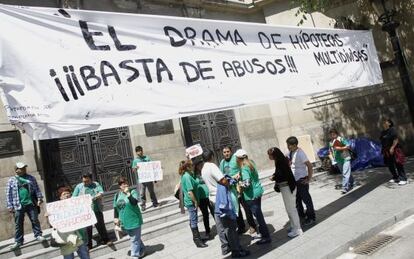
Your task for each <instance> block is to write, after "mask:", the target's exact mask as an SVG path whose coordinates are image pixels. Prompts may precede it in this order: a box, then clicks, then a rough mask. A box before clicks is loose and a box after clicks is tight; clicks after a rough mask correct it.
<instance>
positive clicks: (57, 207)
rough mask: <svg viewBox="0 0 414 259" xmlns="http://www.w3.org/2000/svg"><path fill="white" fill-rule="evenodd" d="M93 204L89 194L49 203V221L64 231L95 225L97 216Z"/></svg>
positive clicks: (47, 208)
mask: <svg viewBox="0 0 414 259" xmlns="http://www.w3.org/2000/svg"><path fill="white" fill-rule="evenodd" d="M91 204H92V197H91V196H90V195H89V194H88V195H81V196H78V197H72V198H70V199H66V200H60V201H55V202H51V203H47V204H46V210H47V213H48V215H49V216H48V217H49V223H50V224H51V225H52V227H54V228H56V229H57V230H59V232H63V233H65V232H70V231H74V230H77V229H81V228H85V227H87V226H91V225H94V224H95V223H96V217H95V214H94V213H93V211H92V206H91Z"/></svg>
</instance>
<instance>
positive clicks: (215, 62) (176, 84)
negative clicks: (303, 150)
mask: <svg viewBox="0 0 414 259" xmlns="http://www.w3.org/2000/svg"><path fill="white" fill-rule="evenodd" d="M0 31H1V33H0V86H1V89H2V90H3V93H2V94H1V98H2V101H3V103H4V105H5V109H6V111H7V116H8V119H9V120H10V121H11V122H13V123H15V124H16V125H17V126H19V127H22V128H24V129H25V131H26V132H27V134H29V135H31V136H32V137H33V138H34V139H49V138H59V137H64V136H70V135H74V134H80V133H84V132H89V131H95V130H102V129H107V128H113V127H120V126H127V125H133V124H140V123H146V122H152V121H159V120H165V119H171V118H177V117H184V116H190V115H194V114H200V113H206V112H212V111H218V110H226V109H233V108H236V107H243V106H248V105H255V104H260V103H267V102H270V101H274V100H280V99H283V98H291V97H297V96H304V95H311V94H316V93H321V92H325V91H335V90H344V89H348V88H355V87H363V86H367V85H374V84H379V83H382V74H381V69H380V66H379V61H378V56H377V51H376V49H375V44H374V41H373V37H372V33H371V31H356V30H338V29H325V28H303V27H288V26H274V25H268V24H259V23H243V22H230V21H217V20H204V19H193V18H183V17H171V16H156V15H138V14H130V13H128V14H126V13H110V12H96V11H86V10H75V9H68V10H65V11H62V10H61V9H56V8H38V7H18V6H9V5H0Z"/></svg>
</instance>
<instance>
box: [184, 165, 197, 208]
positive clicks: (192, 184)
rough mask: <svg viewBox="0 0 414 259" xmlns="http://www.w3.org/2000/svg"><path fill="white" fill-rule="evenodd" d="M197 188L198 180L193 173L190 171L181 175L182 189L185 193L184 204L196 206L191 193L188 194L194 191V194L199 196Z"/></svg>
mask: <svg viewBox="0 0 414 259" xmlns="http://www.w3.org/2000/svg"><path fill="white" fill-rule="evenodd" d="M197 188H198V184H197V181H196V180H195V179H194V177H193V175H192V174H191V173H189V172H185V173H184V174H183V175H182V176H181V191H182V192H183V195H184V206H185V207H187V208H188V207H191V206H194V203H193V200H192V199H191V197H190V195H189V194H188V192H189V191H192V192H193V194H194V195H195V196H196V199H197V200H198V198H197Z"/></svg>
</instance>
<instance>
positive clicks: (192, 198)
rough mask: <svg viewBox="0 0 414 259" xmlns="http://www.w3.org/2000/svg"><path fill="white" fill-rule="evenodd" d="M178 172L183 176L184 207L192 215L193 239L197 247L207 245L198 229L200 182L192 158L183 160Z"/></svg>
mask: <svg viewBox="0 0 414 259" xmlns="http://www.w3.org/2000/svg"><path fill="white" fill-rule="evenodd" d="M178 173H179V175H180V176H181V192H182V193H183V196H184V207H186V208H187V210H188V215H189V217H190V228H191V232H192V233H193V241H194V244H195V245H196V246H197V247H207V245H206V244H205V243H204V242H203V240H201V236H200V232H199V231H198V226H197V223H198V217H197V207H198V198H197V188H198V184H197V182H196V180H195V179H194V176H193V175H194V173H193V163H192V162H191V160H189V159H188V160H186V161H181V163H180V167H179V169H178Z"/></svg>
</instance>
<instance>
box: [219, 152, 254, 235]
mask: <svg viewBox="0 0 414 259" xmlns="http://www.w3.org/2000/svg"><path fill="white" fill-rule="evenodd" d="M222 151H223V159H222V160H221V162H220V170H221V172H222V173H223V174H225V175H229V176H231V177H234V176H235V175H237V174H239V173H240V168H239V167H238V165H237V158H236V156H234V155H233V152H232V150H231V147H230V146H225V147H223V150H222ZM231 194H232V196H235V198H236V199H237V200H238V204H237V207H238V209H237V211H238V214H237V232H238V233H239V234H243V233H244V232H246V224H245V223H244V219H243V212H242V210H241V207H243V209H244V211H245V212H246V219H247V223H248V224H249V234H250V235H253V234H255V233H256V229H257V226H256V222H255V221H254V218H253V214H252V212H251V211H250V209H249V206H247V204H246V202H245V200H244V197H243V195H238V193H237V190H236V187H235V186H232V187H231ZM240 205H242V206H240Z"/></svg>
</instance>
